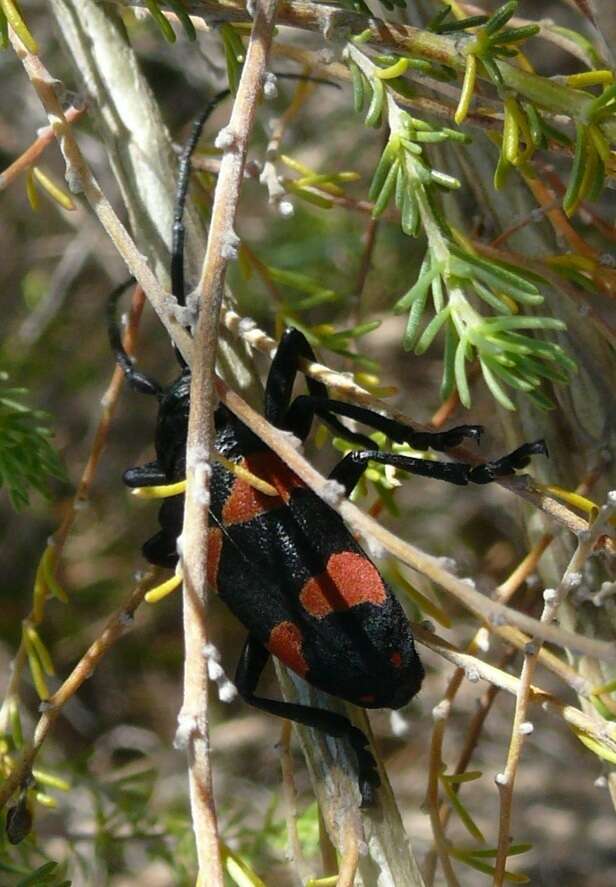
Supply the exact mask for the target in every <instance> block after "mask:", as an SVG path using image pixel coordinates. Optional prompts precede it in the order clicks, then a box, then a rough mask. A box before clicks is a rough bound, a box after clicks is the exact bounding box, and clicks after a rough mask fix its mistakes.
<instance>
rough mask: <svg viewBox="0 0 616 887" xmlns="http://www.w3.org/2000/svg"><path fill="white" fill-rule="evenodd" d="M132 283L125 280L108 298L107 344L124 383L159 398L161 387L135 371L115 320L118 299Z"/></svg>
mask: <svg viewBox="0 0 616 887" xmlns="http://www.w3.org/2000/svg"><path fill="white" fill-rule="evenodd" d="M134 283H135V278H134V277H129V279H128V280H125V281H124V283H121V284H120V285H119V286H117V287H116V288H115V289H114V291H113V292H112V293H111V295H110V296H109V300H108V302H107V333H108V335H109V343H110V345H111V350H112V351H113V353H114V354H115V359H116V363H117V364H118V366H119V367H120V369H121V370H122V372H123V373H124V375H125V376H126V381H127V382H128V384H129V385H130V386H131V388H134V389H135V391H139V392H140V393H141V394H151V395H153V396H154V397H160V395H161V394H162V390H163V389H162V386H161V385H160V384H159V383H158V382H157V381H156V379H152V378H150V377H149V376H146V375H145V374H144V373H140V372H138V370H136V369H135V367H134V365H133V362H132V360H131V358H130V357H129V356H128V354H127V353H126V350H125V348H124V345H123V344H122V333H121V332H120V325H119V323H118V318H117V306H118V301H119V300H120V297H121V296H122V295H123V294H124V293H125V292H126V290H127V289H128V288H129V286H131V285H132V284H134Z"/></svg>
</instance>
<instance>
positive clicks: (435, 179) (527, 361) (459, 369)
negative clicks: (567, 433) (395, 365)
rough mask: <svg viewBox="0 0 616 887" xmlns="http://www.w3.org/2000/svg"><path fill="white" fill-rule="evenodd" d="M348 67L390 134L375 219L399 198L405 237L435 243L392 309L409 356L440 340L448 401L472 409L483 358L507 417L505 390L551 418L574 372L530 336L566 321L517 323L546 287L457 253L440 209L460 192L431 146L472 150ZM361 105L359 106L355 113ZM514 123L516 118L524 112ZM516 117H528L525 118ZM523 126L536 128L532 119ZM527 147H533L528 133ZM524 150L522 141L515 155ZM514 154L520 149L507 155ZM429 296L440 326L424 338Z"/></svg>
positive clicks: (375, 192) (367, 72)
mask: <svg viewBox="0 0 616 887" xmlns="http://www.w3.org/2000/svg"><path fill="white" fill-rule="evenodd" d="M346 57H347V62H348V63H349V64H350V66H351V71H352V76H353V81H354V90H357V89H359V88H360V86H361V88H362V89H364V90H365V86H366V84H368V86H369V88H370V89H371V90H372V96H371V99H370V103H369V106H368V110H367V115H366V123H367V125H375V123H378V122H379V121H381V120H382V118H383V116H384V115H385V112H386V113H387V122H388V125H389V129H390V137H389V140H388V142H387V145H386V147H385V149H384V151H383V154H382V156H381V159H380V161H379V163H378V165H377V168H376V170H375V172H374V176H373V179H372V184H371V187H370V198H371V199H372V200H373V201H374V209H373V215H374V216H375V217H376V216H379V215H380V214H381V213H382V212H384V210H385V208H386V207H387V205H388V203H389V202H390V200H391V199H392V197H393V199H394V201H395V204H396V206H397V207H398V209H399V210H400V215H401V227H402V230H403V232H404V233H405V234H407V235H409V236H417V235H418V234H419V233H420V232H422V231H423V232H424V233H425V235H426V237H427V239H428V250H427V252H426V257H425V259H424V262H423V264H422V267H421V269H420V272H419V276H418V279H417V281H416V282H415V283H414V284H413V286H412V287H411V288H410V289H409V290H408V291H407V292H406V293H404V295H403V296H402V297H401V298H400V299H398V301H397V302H396V305H395V307H394V311H396V312H397V313H404V312H408V319H407V325H406V330H405V333H404V336H403V347H404V348H405V350H407V351H411V350H414V351H415V353H417V354H422V353H424V352H425V351H427V349H428V348H429V347H430V346H431V345H432V343H433V342H434V340H435V339H436V337H437V335H438V334H439V333H440V332H441V331H443V333H444V336H445V357H444V368H443V379H442V384H441V397H442V398H443V399H446V398H447V397H448V396H449V395H450V394H451V393H452V392H453V390H454V389H457V391H458V394H459V397H460V401H461V402H462V404H463V405H464V406H466V407H470V404H471V394H470V387H469V383H468V376H467V364H468V363H469V361H472V360H474V359H475V358H477V359H478V360H479V364H480V368H481V372H482V376H483V379H484V381H485V383H486V385H487V387H488V389H489V390H490V392H491V394H492V395H493V397H494V398H495V399H496V400H497V401H498V403H500V404H501V405H502V406H503V407H504V408H505V409H508V410H514V409H515V406H514V403H513V401H512V400H511V398H510V397H509V395H508V394H507V392H506V390H505V388H506V387H511V388H514V389H516V390H519V391H523V392H524V393H525V394H526V395H527V396H528V397H529V398H530V399H531V400H533V402H534V403H535V404H536V405H537V406H539V407H541V408H542V409H549V408H550V407H552V403H551V401H550V400H549V399H548V397H547V396H546V395H545V394H544V393H543V391H542V390H541V388H542V385H543V383H544V381H545V380H548V381H550V382H555V383H565V382H566V381H567V379H568V374H569V373H571V372H572V371H574V369H575V364H574V362H573V361H572V360H571V359H570V358H569V357H567V355H566V354H565V352H564V351H563V349H562V348H561V347H560V346H559V345H557V344H555V343H553V342H545V341H542V340H539V339H534V338H532V337H531V336H529V335H528V334H527V333H528V331H530V330H537V331H543V332H545V331H550V330H562V329H564V324H563V323H562V322H561V321H559V320H555V319H553V318H550V317H535V316H527V315H523V314H521V313H520V309H521V308H523V307H525V306H528V307H534V306H537V305H540V304H541V303H542V302H543V296H542V295H541V293H540V292H539V289H538V285H540V284H541V283H542V282H543V281H542V280H541V279H540V278H538V277H536V276H535V275H530V274H528V273H527V272H524V273H523V272H521V271H520V270H519V269H517V268H515V267H513V266H508V265H505V264H503V263H500V262H496V261H493V260H488V259H484V258H479V257H478V256H476V255H474V254H473V252H472V250H471V249H470V248H463V247H460V246H459V245H457V244H456V243H455V239H454V236H453V233H452V232H451V230H450V229H449V227H448V225H447V223H446V222H445V220H444V219H443V217H442V214H441V213H440V210H439V207H438V196H437V192H438V190H439V189H454V188H457V187H459V184H460V183H459V182H458V180H457V179H455V178H453V177H452V176H449V175H448V174H447V173H443V172H441V171H439V170H434V169H432V167H431V166H430V164H429V160H428V158H427V157H426V155H425V153H424V147H425V145H426V144H429V143H430V142H436V141H444V140H465V139H464V136H463V135H462V134H461V133H458V132H456V131H455V130H451V129H448V128H447V127H441V128H433V127H432V126H430V124H428V123H425V122H424V121H421V120H417V119H415V118H413V117H411V116H410V115H409V114H408V113H407V112H406V111H404V110H402V109H401V108H400V107H399V106H398V105H397V103H396V101H395V98H394V96H393V94H392V91H391V89H390V87H389V81H387V80H386V79H385V80H384V79H383V78H382V77H381V78H379V77H378V76H377V74H376V72H375V68H376V65H375V64H374V62H373V61H372V59H370V58H369V57H368V56H366V55H365V54H364V53H363V52H362V51H361V50H360V49H359V47H357V46H356V45H354V44H350V45H349V46H347V50H346ZM353 66H354V67H355V69H356V71H355V73H353V71H354V67H353ZM360 81H361V84H360ZM608 101H609V100H608ZM358 104H359V103H358V102H357V99H356V107H357V105H358ZM608 107H609V104H608ZM511 113H512V114H517V113H518V106H517V104H516V110H515V111H513V109H512V111H511ZM519 113H520V114H523V113H524V112H522V110H521V109H520V110H519ZM524 119H525V120H528V121H530V115H528V116H525V117H524ZM528 128H530V123H529V124H528ZM509 138H510V139H512V136H509ZM523 138H524V140H526V139H527V138H528V139H529V140H530V136H527V135H526V129H525V130H524V131H523ZM519 143H520V136H519V135H518V136H517V147H516V151H518V152H519V151H520V148H519ZM508 146H509V143H508ZM509 150H510V151H512V150H513V149H512V148H511V147H510V146H509ZM511 157H512V159H516V161H518V156H517V154H516V155H515V157H514V155H513V153H512V154H511ZM523 159H524V158H523V157H522V158H521V161H520V162H523ZM430 295H431V296H432V303H433V307H434V317H433V318H432V319H431V320H430V321H429V322H428V323H427V324H425V325H424V326H423V328H422V322H423V318H424V315H425V312H426V309H427V306H428V299H429V296H430ZM477 303H479V304H481V305H483V306H484V307H488V308H490V309H492V310H493V311H494V312H495V313H494V314H492V315H490V316H485V315H484V314H482V313H480V312H479V310H478V308H477V307H475V306H476V305H477Z"/></svg>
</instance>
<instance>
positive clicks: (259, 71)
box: [178, 0, 277, 887]
mask: <svg viewBox="0 0 616 887" xmlns="http://www.w3.org/2000/svg"><path fill="white" fill-rule="evenodd" d="M276 6H277V0H261V2H258V3H257V5H256V12H255V20H254V25H253V29H252V32H251V36H250V42H249V46H248V52H247V54H246V61H245V63H244V67H243V70H242V75H241V78H240V83H239V86H238V91H237V96H236V99H235V102H234V104H233V110H232V112H231V118H230V120H229V123H228V125H227V126H226V127H225V129H224V130H222V131H221V132H220V133H219V136H218V139H217V144H218V145H219V147H220V148H222V150H223V158H222V162H221V164H220V173H219V176H218V181H217V183H216V190H215V192H214V203H213V207H212V214H211V219H210V231H209V236H208V242H207V247H206V253H205V259H204V262H203V269H202V272H201V279H200V281H199V285H198V291H199V294H200V299H199V319H198V322H197V328H196V331H195V339H194V348H193V364H192V380H191V390H190V416H189V422H188V439H187V446H186V480H187V491H186V499H185V507H184V523H183V531H182V571H183V578H184V584H183V589H184V590H183V602H184V643H185V659H184V698H183V702H182V710H181V712H180V715H179V718H178V720H179V725H180V726H179V732H181V734H182V737H183V739H184V740H185V741H186V745H187V749H188V760H189V779H190V796H191V810H192V821H193V828H194V831H195V838H196V843H197V855H198V859H199V877H200V880H201V881H202V882H203V883H207V884H208V887H210V885H211V887H217V885H220V887H222V884H223V873H222V865H221V860H220V850H219V843H218V829H217V823H216V814H215V809H214V799H213V794H212V778H211V769H210V761H209V748H208V746H209V739H208V722H207V699H208V669H207V657H206V656H205V655H204V648H205V647H206V645H207V630H206V612H205V610H206V603H207V528H208V510H209V474H210V471H211V468H210V459H211V453H212V451H213V446H214V428H213V407H214V403H215V389H214V366H215V361H216V354H217V345H218V324H219V315H220V308H221V304H222V298H223V290H224V280H225V274H226V269H227V264H228V262H229V260H230V259H231V258H233V257H234V255H235V254H236V252H237V248H238V246H239V240H238V238H237V235H236V234H235V232H234V229H233V226H234V223H235V215H236V210H237V204H238V200H239V195H240V188H241V184H242V177H243V169H244V162H245V158H246V151H247V148H248V139H249V136H250V132H251V129H252V124H253V121H254V117H255V113H256V108H257V102H258V99H259V96H260V94H261V89H262V86H263V80H264V76H265V73H266V65H267V59H268V55H269V48H270V45H271V40H272V32H273V27H274V20H275V15H276Z"/></svg>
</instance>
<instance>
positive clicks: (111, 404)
mask: <svg viewBox="0 0 616 887" xmlns="http://www.w3.org/2000/svg"><path fill="white" fill-rule="evenodd" d="M143 303H144V297H143V290H141V288H140V287H135V290H134V292H133V299H132V303H131V310H130V314H129V320H128V325H127V328H126V333H125V335H124V339H123V343H124V347H125V348H126V351H127V353H128V354H132V353H133V351H134V347H135V339H136V335H137V328H138V325H139V320H140V318H141V312H142V310H143ZM123 381H124V373H123V372H122V370H121V369H120V368H119V367H116V368H115V369H114V372H113V374H112V376H111V381H110V382H109V385H108V387H107V390H106V391H105V394H104V395H103V397H102V400H101V404H102V412H101V417H100V419H99V422H98V426H97V428H96V432H95V434H94V440H93V441H92V446H91V447H90V453H89V455H88V461H87V462H86V465H85V467H84V469H83V472H82V475H81V478H80V480H79V483H78V485H77V490H76V491H75V494H74V496H73V498H72V499H71V501H70V503H69V505H68V507H67V509H66V511H65V514H64V518H63V520H62V523H61V524H60V526H59V527H58V529H57V530H56V531H55V533H54V534H53V536H52V537H51V543H50V544H52V545H53V553H54V562H53V567H52V571H53V575H54V576H55V575H56V573H57V571H58V568H59V565H60V561H61V558H62V552H63V549H64V545H65V543H66V540H67V538H68V535H69V533H70V531H71V529H72V527H73V524H74V523H75V520H76V518H77V515H78V514H79V511H80V510H81V509H83V507H84V506H85V505H86V504H87V501H88V497H89V494H90V487H91V485H92V481H93V480H94V475H95V473H96V469H97V467H98V463H99V460H100V457H101V454H102V452H103V449H104V447H105V444H106V443H107V437H108V435H109V429H110V427H111V420H112V418H113V414H114V412H115V408H116V404H117V400H118V396H119V394H120V391H121V388H122V383H123ZM26 621H28V622H33V623H34V622H36V621H37V620H36V618H35V612H34V609H32V610H31V611H30V613H29V614H28V616H27V617H26ZM26 658H27V657H26V648H25V644H24V641H23V637H22V640H21V642H20V644H19V647H18V649H17V653H16V654H15V656H14V658H13V662H12V664H11V676H10V679H9V682H8V685H7V689H6V693H5V700H8V699H10V698H11V697H17V696H18V695H19V684H20V681H21V675H22V672H23V669H24V666H25V664H26Z"/></svg>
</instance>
